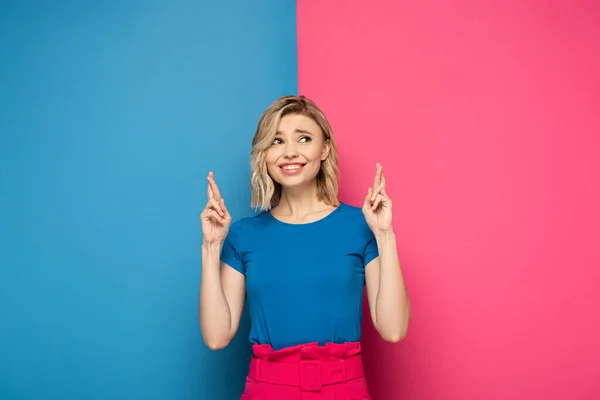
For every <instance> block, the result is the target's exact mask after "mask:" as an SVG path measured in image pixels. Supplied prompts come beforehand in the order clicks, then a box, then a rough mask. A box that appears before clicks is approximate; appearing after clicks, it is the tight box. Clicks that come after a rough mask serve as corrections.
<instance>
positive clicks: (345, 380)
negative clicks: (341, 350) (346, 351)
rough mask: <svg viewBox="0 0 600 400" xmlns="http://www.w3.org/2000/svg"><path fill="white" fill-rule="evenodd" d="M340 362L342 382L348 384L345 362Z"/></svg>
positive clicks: (342, 360)
mask: <svg viewBox="0 0 600 400" xmlns="http://www.w3.org/2000/svg"><path fill="white" fill-rule="evenodd" d="M340 361H341V362H342V376H343V377H344V382H348V369H347V368H346V360H344V359H343V358H342V359H341V360H340Z"/></svg>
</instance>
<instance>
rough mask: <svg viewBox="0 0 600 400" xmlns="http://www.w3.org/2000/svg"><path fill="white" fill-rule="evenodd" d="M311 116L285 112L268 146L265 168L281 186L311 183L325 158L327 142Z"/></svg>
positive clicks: (327, 150)
mask: <svg viewBox="0 0 600 400" xmlns="http://www.w3.org/2000/svg"><path fill="white" fill-rule="evenodd" d="M324 136H325V135H324V134H323V131H322V130H321V128H320V127H319V125H317V123H316V122H315V121H313V120H312V118H309V117H307V116H304V115H299V114H288V115H286V116H284V117H283V118H281V121H280V123H279V129H278V130H277V134H276V135H275V138H274V139H273V143H272V144H271V147H269V149H267V154H266V162H267V170H268V172H269V175H270V176H271V178H272V179H273V180H274V181H275V182H277V183H279V184H280V185H281V186H283V187H298V186H304V185H307V184H311V183H312V182H313V181H314V180H315V179H316V177H317V174H318V173H319V170H320V168H321V161H323V160H325V159H326V158H327V153H328V152H329V144H328V143H327V142H326V141H325V137H324Z"/></svg>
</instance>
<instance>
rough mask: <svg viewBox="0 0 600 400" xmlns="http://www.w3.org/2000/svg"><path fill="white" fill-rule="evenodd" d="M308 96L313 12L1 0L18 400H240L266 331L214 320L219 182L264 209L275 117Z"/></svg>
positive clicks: (8, 378) (3, 345)
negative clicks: (299, 49) (212, 198)
mask: <svg viewBox="0 0 600 400" xmlns="http://www.w3.org/2000/svg"><path fill="white" fill-rule="evenodd" d="M293 93H297V59H296V4H295V1H287V0H285V1H284V0H270V1H257V2H250V1H242V0H239V1H222V0H221V1H216V0H215V1H162V2H158V1H125V2H122V3H119V2H117V1H107V2H83V1H81V2H78V1H61V2H50V1H23V2H19V1H3V2H2V4H1V5H0V138H1V139H0V190H1V192H0V217H1V223H0V313H1V330H0V398H2V399H4V400H8V399H142V398H143V399H212V400H220V399H235V398H238V397H239V395H240V393H241V391H242V388H243V383H244V376H245V374H246V372H247V366H248V364H247V363H248V358H249V356H250V346H249V344H248V341H247V335H248V320H247V316H246V315H245V316H244V321H243V323H242V327H241V328H240V331H239V333H238V335H237V336H236V338H235V340H234V342H233V343H232V344H231V345H230V346H229V347H228V348H227V349H225V350H222V351H218V352H212V351H210V350H208V348H207V347H206V346H205V345H204V343H203V342H202V338H201V335H200V329H199V324H198V318H197V313H198V292H199V279H200V243H201V236H200V224H199V213H200V211H201V209H202V208H203V207H204V204H205V202H206V179H205V177H206V175H207V173H208V171H209V170H211V169H212V170H214V171H215V174H216V178H217V181H218V183H219V184H220V187H221V190H222V192H223V195H224V197H225V199H226V201H227V203H228V206H229V208H230V211H231V213H232V214H233V216H234V219H237V218H239V217H241V216H244V215H250V214H252V212H253V210H251V208H250V192H249V168H248V164H249V162H248V159H249V151H250V142H251V138H252V135H253V134H254V129H255V127H256V123H257V120H258V117H259V115H260V113H261V112H262V111H263V110H264V108H265V107H267V106H268V105H269V104H270V103H271V102H272V101H273V100H274V99H275V98H277V97H279V96H281V95H284V94H293Z"/></svg>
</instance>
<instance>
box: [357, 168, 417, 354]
mask: <svg viewBox="0 0 600 400" xmlns="http://www.w3.org/2000/svg"><path fill="white" fill-rule="evenodd" d="M363 213H364V215H365V218H366V220H367V223H368V225H369V228H370V229H371V230H372V231H373V233H374V235H375V239H376V241H377V248H378V250H379V257H377V258H375V259H374V260H373V261H371V262H370V263H369V264H368V265H367V266H365V280H366V284H367V297H368V300H369V311H370V312H371V319H372V320H373V325H375V329H377V332H379V334H380V335H381V337H382V338H383V339H385V340H387V341H389V342H394V343H395V342H398V341H400V340H402V339H403V338H404V336H406V332H407V330H408V324H409V321H410V314H411V305H410V299H409V297H408V293H407V291H406V286H405V284H404V277H403V276H402V270H401V269H400V261H399V260H398V250H397V248H396V235H395V234H394V230H393V229H392V201H391V199H390V198H389V197H388V195H387V193H386V191H385V178H384V176H383V172H382V167H381V165H379V164H378V165H377V174H376V176H375V181H374V183H373V187H372V188H369V191H368V193H367V196H366V198H365V202H364V204H363Z"/></svg>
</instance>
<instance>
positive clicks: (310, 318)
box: [199, 96, 410, 400]
mask: <svg viewBox="0 0 600 400" xmlns="http://www.w3.org/2000/svg"><path fill="white" fill-rule="evenodd" d="M251 168H252V181H251V187H252V206H253V207H255V208H258V209H260V211H261V212H260V213H259V214H257V215H256V216H253V217H247V218H242V219H240V220H238V221H236V222H235V223H233V224H231V221H232V218H231V215H230V214H229V212H228V211H227V207H226V205H225V201H224V200H223V197H222V196H221V192H220V190H219V188H218V186H217V183H216V181H215V177H214V174H213V173H212V172H211V173H209V175H208V203H207V204H206V208H205V209H204V210H203V211H202V214H201V216H200V220H201V224H202V235H203V240H202V281H201V285H200V315H199V318H200V326H201V330H202V335H203V338H204V341H205V343H206V344H207V345H208V347H210V348H211V349H215V350H216V349H221V348H223V347H225V346H227V345H228V344H229V342H230V341H231V339H232V338H233V336H234V335H235V333H236V331H237V329H238V326H239V322H240V318H241V315H242V310H243V308H244V303H245V301H246V299H247V301H248V307H249V312H250V319H251V331H250V342H251V343H252V347H253V353H254V355H253V357H252V359H251V361H250V368H249V372H248V377H247V379H246V386H245V390H244V393H243V395H242V399H265V400H270V399H286V400H300V399H307V398H310V399H338V400H339V399H370V396H369V393H368V389H367V385H366V382H365V379H364V375H363V366H362V360H361V348H360V338H361V321H362V307H361V306H362V301H363V289H364V286H365V285H366V287H367V299H368V303H369V308H370V314H371V318H372V322H373V324H374V326H375V328H376V329H377V331H378V332H379V334H380V335H381V337H382V338H383V339H385V340H387V341H390V342H398V341H399V340H401V339H402V338H403V337H404V335H405V334H406V331H407V327H408V322H409V318H410V301H409V298H408V295H407V293H406V288H405V285H404V279H403V277H402V272H401V269H400V264H399V261H398V254H397V250H396V238H395V235H394V231H393V229H392V202H391V200H390V198H389V197H388V195H387V194H386V191H385V178H384V176H383V172H382V167H381V165H377V167H376V173H375V179H374V183H373V186H372V187H370V188H368V191H367V193H366V197H365V199H364V203H363V205H362V208H358V207H353V206H351V205H348V204H345V203H341V202H340V201H339V200H338V165H337V153H336V144H335V140H334V137H333V134H332V130H331V127H330V125H329V122H328V121H327V118H326V117H325V115H324V114H323V112H322V111H321V110H320V109H319V108H318V107H317V106H316V105H315V104H314V103H313V102H312V101H311V100H309V99H306V98H304V97H302V96H285V97H282V98H280V99H278V100H276V101H275V102H274V103H273V104H272V105H271V106H269V107H268V108H267V110H266V111H265V112H264V113H263V115H262V116H261V118H260V120H259V123H258V127H257V130H256V134H255V136H254V139H253V141H252V152H251ZM307 395H308V396H309V397H306V396H307Z"/></svg>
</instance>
